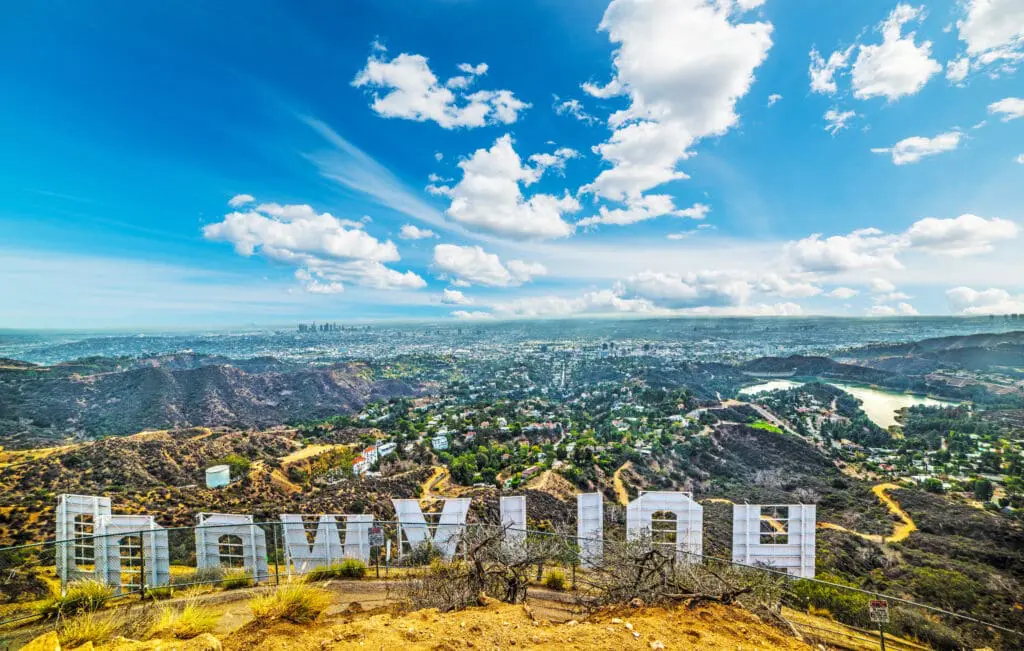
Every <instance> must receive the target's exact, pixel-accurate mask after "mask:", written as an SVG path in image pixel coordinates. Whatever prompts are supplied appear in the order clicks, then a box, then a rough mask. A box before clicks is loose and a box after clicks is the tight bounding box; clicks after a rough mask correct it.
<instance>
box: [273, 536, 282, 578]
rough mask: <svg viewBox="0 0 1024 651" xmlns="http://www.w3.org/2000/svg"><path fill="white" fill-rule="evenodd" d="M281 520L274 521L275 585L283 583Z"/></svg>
mask: <svg viewBox="0 0 1024 651" xmlns="http://www.w3.org/2000/svg"><path fill="white" fill-rule="evenodd" d="M279 524H281V523H280V522H274V523H273V527H274V585H281V566H280V562H279V561H278V558H279V557H280V556H281V530H280V529H279V528H278V525H279Z"/></svg>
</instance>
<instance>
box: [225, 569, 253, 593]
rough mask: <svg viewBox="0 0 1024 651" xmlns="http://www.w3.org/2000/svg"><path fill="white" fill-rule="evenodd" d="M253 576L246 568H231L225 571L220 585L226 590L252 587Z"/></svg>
mask: <svg viewBox="0 0 1024 651" xmlns="http://www.w3.org/2000/svg"><path fill="white" fill-rule="evenodd" d="M253 583H254V582H253V580H252V576H251V575H250V574H249V573H248V572H246V571H245V570H242V569H238V570H229V571H227V572H225V573H224V578H223V579H221V580H220V585H221V586H222V587H223V588H224V589H225V590H238V589H239V588H251V587H252V586H253Z"/></svg>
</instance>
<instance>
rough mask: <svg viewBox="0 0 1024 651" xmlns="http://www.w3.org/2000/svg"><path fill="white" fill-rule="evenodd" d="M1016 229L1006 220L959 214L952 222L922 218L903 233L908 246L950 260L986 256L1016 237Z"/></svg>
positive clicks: (1013, 224) (949, 220)
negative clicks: (998, 245)
mask: <svg viewBox="0 0 1024 651" xmlns="http://www.w3.org/2000/svg"><path fill="white" fill-rule="evenodd" d="M1019 232H1020V227H1019V226H1017V224H1016V223H1014V222H1012V221H1010V220H1008V219H1000V218H999V217H993V218H991V219H985V218H984V217H979V216H977V215H971V214H966V215H960V216H959V217H956V218H954V219H936V218H935V217H926V218H924V219H921V220H919V221H917V222H914V224H913V225H912V226H911V227H910V228H909V229H908V230H907V232H906V234H905V237H906V240H907V244H908V246H911V247H913V248H916V249H921V250H924V251H929V252H933V253H942V254H945V255H949V256H954V257H962V256H968V255H975V254H978V253H988V252H989V251H991V250H992V249H993V248H994V246H995V243H996V242H999V241H1002V240H1010V239H1013V238H1015V237H1017V234H1018V233H1019Z"/></svg>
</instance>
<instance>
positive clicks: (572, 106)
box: [552, 95, 598, 124]
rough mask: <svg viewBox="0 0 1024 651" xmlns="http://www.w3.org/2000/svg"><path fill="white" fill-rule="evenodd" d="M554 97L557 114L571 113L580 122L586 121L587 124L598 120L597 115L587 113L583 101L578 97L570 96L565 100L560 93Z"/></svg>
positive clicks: (553, 106)
mask: <svg viewBox="0 0 1024 651" xmlns="http://www.w3.org/2000/svg"><path fill="white" fill-rule="evenodd" d="M554 97H555V100H554V104H553V105H552V108H554V110H555V113H556V114H558V115H570V116H572V117H574V118H576V119H577V120H579V121H580V122H586V123H587V124H594V123H595V122H598V119H597V118H596V117H595V116H593V115H591V114H590V113H587V111H586V110H585V109H584V108H583V103H582V102H580V101H579V100H578V99H574V98H570V99H566V100H563V99H562V98H560V97H559V96H558V95H555V96H554Z"/></svg>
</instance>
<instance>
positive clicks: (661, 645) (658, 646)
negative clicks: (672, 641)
mask: <svg viewBox="0 0 1024 651" xmlns="http://www.w3.org/2000/svg"><path fill="white" fill-rule="evenodd" d="M651 648H652V649H664V648H665V643H664V642H662V641H661V640H654V641H653V642H651Z"/></svg>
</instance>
